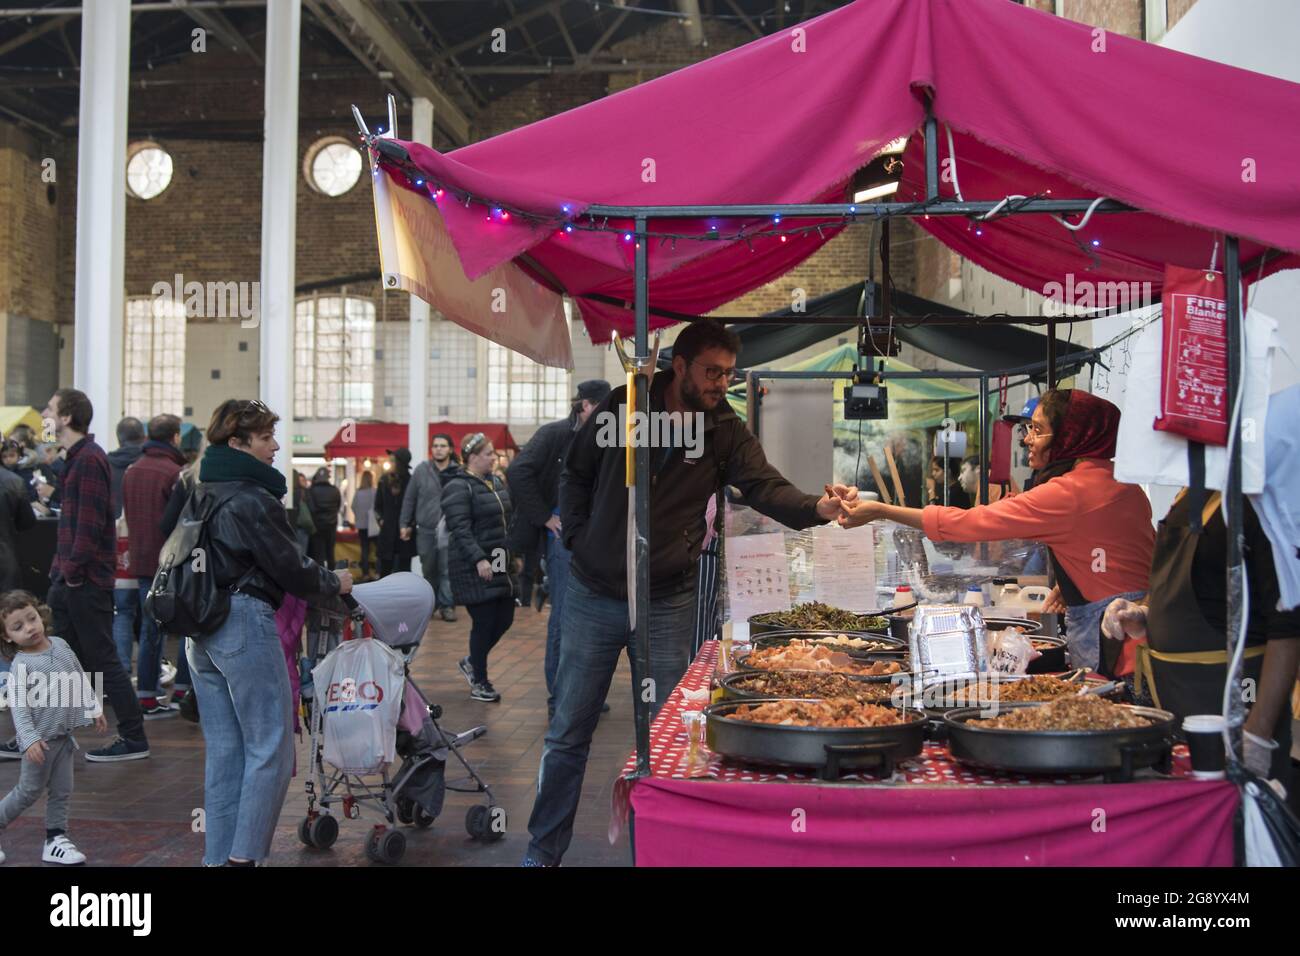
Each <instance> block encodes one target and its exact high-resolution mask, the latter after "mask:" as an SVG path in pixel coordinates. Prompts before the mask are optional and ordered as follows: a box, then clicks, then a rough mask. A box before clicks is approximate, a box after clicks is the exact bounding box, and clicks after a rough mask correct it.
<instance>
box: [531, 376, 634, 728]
mask: <svg viewBox="0 0 1300 956" xmlns="http://www.w3.org/2000/svg"><path fill="white" fill-rule="evenodd" d="M609 392H610V387H609V382H606V381H604V380H602V379H593V380H591V381H587V382H583V383H582V384H580V385H579V386H578V394H576V395H575V396H573V408H572V409H571V410H570V411H569V417H568V418H562V419H560V420H559V421H558V422H551V423H550V424H547V425H543V426H542V427H541V428H539V429H537V431H536V432H535V433H534V434H533V437H532V438H530V439H529V440H528V443H527V444H526V445H524V447H523V448H522V449H520V451H519V454H518V455H516V456H515V460H514V461H513V462H511V463H510V467H509V468H508V469H507V470H506V481H508V482H509V484H510V497H511V500H512V502H513V504H514V506H515V512H516V514H517V515H518V517H517V518H516V520H515V526H514V530H513V531H512V533H511V550H512V551H514V552H515V553H516V554H521V555H522V554H527V553H528V552H530V551H531V550H532V549H533V548H535V547H536V546H537V538H538V536H539V535H541V534H543V533H545V535H546V581H547V585H546V586H547V591H548V592H549V594H550V599H551V616H550V619H549V620H548V621H547V623H546V662H545V664H544V667H545V671H546V695H547V696H546V709H547V712H548V713H549V714H554V713H555V672H556V668H557V667H558V666H559V663H560V617H561V615H562V613H563V610H564V592H565V590H566V589H567V587H568V584H569V549H568V548H566V547H565V546H564V541H563V539H562V538H561V536H560V472H562V471H563V470H564V458H565V456H566V455H567V454H568V453H569V444H570V443H571V442H572V441H573V436H574V435H575V434H576V433H577V431H578V429H579V428H581V427H582V426H583V425H584V424H585V423H586V421H587V418H588V417H589V416H590V415H591V412H592V409H594V408H595V407H596V406H597V405H599V404H600V403H601V401H603V400H604V398H605V396H607V395H608V394H609Z"/></svg>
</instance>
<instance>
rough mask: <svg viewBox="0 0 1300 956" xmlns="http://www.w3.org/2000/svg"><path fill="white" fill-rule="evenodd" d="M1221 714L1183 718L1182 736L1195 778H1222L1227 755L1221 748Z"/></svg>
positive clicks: (1222, 725) (1222, 723)
mask: <svg viewBox="0 0 1300 956" xmlns="http://www.w3.org/2000/svg"><path fill="white" fill-rule="evenodd" d="M1223 727H1224V721H1223V716H1222V715H1221V714H1193V715H1192V716H1190V717H1184V718H1183V736H1184V737H1186V738H1187V749H1188V750H1190V751H1191V755H1192V776H1193V777H1195V778H1196V779H1197V780H1222V779H1223V778H1224V772H1223V768H1224V767H1225V766H1226V765H1227V755H1226V754H1225V752H1224V749H1223Z"/></svg>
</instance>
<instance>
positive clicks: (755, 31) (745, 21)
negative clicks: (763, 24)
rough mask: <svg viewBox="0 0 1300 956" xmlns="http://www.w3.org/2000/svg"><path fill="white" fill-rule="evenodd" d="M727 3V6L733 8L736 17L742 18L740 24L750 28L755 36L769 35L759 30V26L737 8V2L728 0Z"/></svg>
mask: <svg viewBox="0 0 1300 956" xmlns="http://www.w3.org/2000/svg"><path fill="white" fill-rule="evenodd" d="M726 3H727V6H729V7H731V9H732V11H733V12H734V13H735V14H736V16H738V17H740V22H741V23H743V24H745V26H747V27H749V29H750V30H751V31H752V32H753V34H754V36H756V37H762V36H766V35H767V34H765V33H764V32H763V31H762V30H760V29H759V28H758V25H757V24H756V23H754V21H753V20H751V19H749V17H748V16H746V15H745V11H744V10H742V9H740V7H738V6H736V0H726Z"/></svg>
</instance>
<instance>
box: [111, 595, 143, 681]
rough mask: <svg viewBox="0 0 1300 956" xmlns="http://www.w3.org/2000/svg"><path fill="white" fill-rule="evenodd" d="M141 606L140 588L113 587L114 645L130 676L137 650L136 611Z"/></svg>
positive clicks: (123, 668) (118, 657)
mask: <svg viewBox="0 0 1300 956" xmlns="http://www.w3.org/2000/svg"><path fill="white" fill-rule="evenodd" d="M139 608H140V590H139V589H138V588H117V587H115V588H113V645H114V647H116V648H117V659H118V660H120V661H121V662H122V670H124V671H126V674H127V676H128V677H130V676H131V658H132V657H133V656H134V654H133V652H134V650H135V612H136V611H137V610H139Z"/></svg>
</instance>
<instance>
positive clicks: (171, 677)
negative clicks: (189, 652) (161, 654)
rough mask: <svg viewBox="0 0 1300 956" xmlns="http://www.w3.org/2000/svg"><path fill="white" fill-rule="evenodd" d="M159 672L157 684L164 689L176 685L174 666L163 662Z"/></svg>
mask: <svg viewBox="0 0 1300 956" xmlns="http://www.w3.org/2000/svg"><path fill="white" fill-rule="evenodd" d="M159 670H160V673H159V676H158V683H160V684H162V685H163V686H164V687H170V686H171V685H172V684H174V683H176V665H175V664H173V663H172V662H171V661H169V660H164V661H163V662H162V667H161V668H160V669H159Z"/></svg>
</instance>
